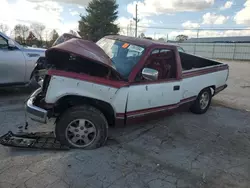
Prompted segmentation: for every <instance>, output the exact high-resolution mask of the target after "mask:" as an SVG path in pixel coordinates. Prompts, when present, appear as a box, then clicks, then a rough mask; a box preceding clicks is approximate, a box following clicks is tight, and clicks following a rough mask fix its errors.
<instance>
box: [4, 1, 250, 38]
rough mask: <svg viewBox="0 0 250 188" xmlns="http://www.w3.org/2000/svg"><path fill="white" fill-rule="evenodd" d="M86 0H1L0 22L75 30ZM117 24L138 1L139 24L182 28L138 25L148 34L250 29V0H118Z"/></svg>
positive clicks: (203, 33)
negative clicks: (40, 24)
mask: <svg viewBox="0 0 250 188" xmlns="http://www.w3.org/2000/svg"><path fill="white" fill-rule="evenodd" d="M88 2H89V0H50V1H43V0H0V23H5V24H7V25H8V26H9V27H10V28H12V29H13V27H14V25H16V24H18V23H22V24H27V25H29V24H30V23H32V22H41V23H43V24H45V25H46V27H47V29H48V30H51V29H54V28H55V29H57V30H58V31H59V33H62V32H67V31H69V29H74V30H76V29H77V25H78V20H79V19H80V17H79V14H85V7H86V5H87V4H88ZM117 3H118V4H119V19H118V23H119V24H120V27H121V29H122V30H121V32H122V33H123V34H127V26H128V25H129V23H130V20H131V18H132V17H133V16H134V15H135V4H136V3H138V13H139V18H140V22H139V23H138V25H139V26H143V27H147V26H151V27H169V28H185V29H187V30H185V31H178V30H161V29H152V28H148V29H147V28H142V27H140V28H139V33H141V32H144V33H145V34H146V35H148V36H156V37H161V36H163V37H166V36H167V35H168V36H169V37H170V38H171V37H174V36H176V35H177V34H180V33H184V34H187V35H189V36H195V35H196V31H191V30H188V29H190V28H192V29H194V28H250V0H237V1H236V0H232V1H231V0H229V1H226V0H141V1H138V2H136V1H133V0H117ZM249 34H250V31H232V30H229V31H223V32H222V31H200V36H208V35H210V36H218V35H221V36H227V35H249Z"/></svg>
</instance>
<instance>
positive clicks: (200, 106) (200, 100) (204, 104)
mask: <svg viewBox="0 0 250 188" xmlns="http://www.w3.org/2000/svg"><path fill="white" fill-rule="evenodd" d="M211 99H212V94H211V90H210V88H206V89H203V90H202V91H201V92H200V93H199V95H198V97H197V98H196V100H195V102H194V104H193V105H192V106H191V108H190V110H191V112H193V113H195V114H204V113H206V111H207V110H208V108H209V106H210V104H211Z"/></svg>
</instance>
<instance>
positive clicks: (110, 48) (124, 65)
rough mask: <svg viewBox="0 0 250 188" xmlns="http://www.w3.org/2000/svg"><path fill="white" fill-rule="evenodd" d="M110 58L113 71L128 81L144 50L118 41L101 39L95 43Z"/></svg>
mask: <svg viewBox="0 0 250 188" xmlns="http://www.w3.org/2000/svg"><path fill="white" fill-rule="evenodd" d="M96 44H97V45H98V46H100V47H101V48H102V49H103V50H104V51H105V53H106V54H107V55H108V56H109V57H110V59H111V60H112V62H113V66H114V67H115V69H116V70H117V71H118V72H119V73H120V74H121V76H123V77H124V78H125V79H128V77H129V75H130V73H131V71H132V69H133V67H134V66H135V65H136V64H137V63H138V62H139V60H140V58H141V56H142V54H143V52H144V50H145V48H143V47H141V46H137V45H133V44H129V43H126V42H123V41H119V40H113V39H108V38H102V39H100V40H99V41H97V43H96Z"/></svg>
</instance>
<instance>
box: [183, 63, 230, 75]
mask: <svg viewBox="0 0 250 188" xmlns="http://www.w3.org/2000/svg"><path fill="white" fill-rule="evenodd" d="M227 69H228V65H221V66H218V67H211V68H207V69H203V70H196V71H195V70H194V71H191V72H184V73H183V74H182V78H190V77H194V76H200V75H203V74H208V73H212V72H218V71H222V70H227Z"/></svg>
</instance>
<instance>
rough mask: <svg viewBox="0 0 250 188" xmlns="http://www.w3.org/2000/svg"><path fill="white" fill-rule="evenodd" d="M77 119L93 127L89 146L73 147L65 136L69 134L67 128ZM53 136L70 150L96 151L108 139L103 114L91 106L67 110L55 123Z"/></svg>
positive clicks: (106, 123)
mask: <svg viewBox="0 0 250 188" xmlns="http://www.w3.org/2000/svg"><path fill="white" fill-rule="evenodd" d="M79 119H85V120H86V121H87V122H91V123H92V124H93V125H94V126H95V131H96V133H95V137H94V138H93V140H92V141H91V142H90V143H89V145H86V146H85V145H80V144H79V146H76V145H73V144H72V143H71V140H70V138H68V136H67V134H69V133H68V126H70V125H71V124H70V123H71V122H74V120H76V121H77V120H79ZM78 126H79V125H78ZM55 135H56V138H57V140H58V141H59V142H60V143H61V144H63V145H67V146H69V147H71V148H81V149H96V148H99V147H101V146H103V145H104V144H105V143H106V140H107V137H108V122H107V120H106V118H105V116H104V115H103V113H102V112H101V111H100V110H98V109H96V108H94V107H93V106H89V105H83V106H76V107H72V108H70V109H68V110H67V111H66V112H65V113H63V115H62V116H61V117H60V119H59V120H58V121H57V123H56V127H55Z"/></svg>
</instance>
